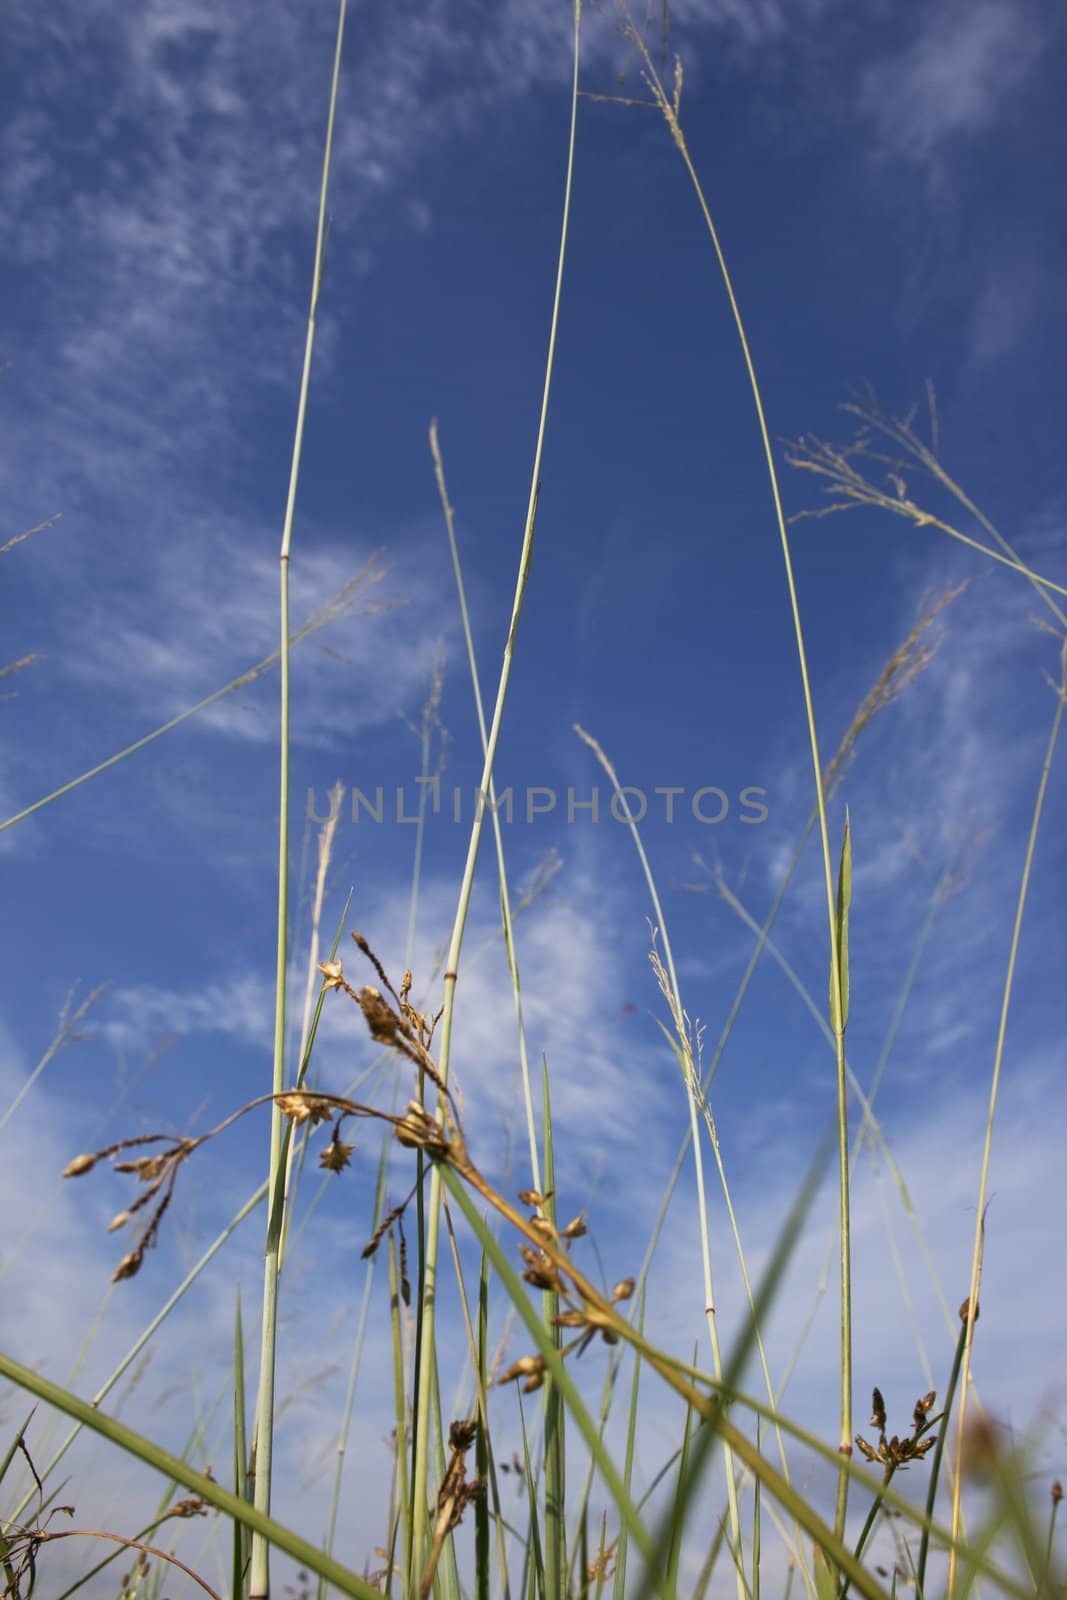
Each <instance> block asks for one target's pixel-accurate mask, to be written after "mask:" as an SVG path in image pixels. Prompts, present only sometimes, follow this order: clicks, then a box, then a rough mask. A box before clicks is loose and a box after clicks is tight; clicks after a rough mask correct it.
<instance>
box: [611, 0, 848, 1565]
mask: <svg viewBox="0 0 1067 1600" xmlns="http://www.w3.org/2000/svg"><path fill="white" fill-rule="evenodd" d="M620 3H621V5H622V11H623V15H624V17H625V21H626V28H627V33H628V36H629V37H630V39H631V41H632V42H633V43H634V45H635V46H636V48H637V50H638V52H639V54H640V56H641V58H642V60H643V62H644V73H645V81H646V82H647V84H648V86H649V88H650V89H651V91H652V95H653V98H654V100H655V102H656V104H657V105H658V106H659V108H660V111H661V112H662V113H663V116H664V119H665V121H666V123H667V126H668V128H669V129H670V133H671V136H672V138H673V140H674V143H675V145H676V147H677V149H678V151H679V154H680V155H681V157H682V160H683V162H684V163H685V168H686V171H687V172H688V174H689V178H690V181H691V183H692V185H693V189H694V192H695V194H696V197H697V201H698V203H699V205H700V209H701V213H702V214H703V217H704V222H705V225H706V227H707V230H708V234H709V236H710V238H711V242H712V247H713V249H714V251H715V257H716V260H717V261H718V265H719V271H720V273H721V276H722V281H723V285H724V288H725V290H726V296H727V299H728V300H729V303H730V310H731V313H732V315H733V319H734V326H735V328H736V330H737V337H738V340H739V343H740V346H741V353H742V356H743V358H744V363H745V369H746V372H747V374H748V380H749V385H750V387H751V390H752V399H753V402H754V405H755V410H756V418H757V422H758V425H759V433H760V438H761V441H762V444H763V453H764V457H765V461H766V468H767V477H768V481H769V484H770V489H771V496H772V499H773V502H774V514H775V519H776V522H777V525H778V534H779V539H780V542H781V549H782V561H783V564H784V567H785V577H786V585H787V587H788V590H789V605H790V609H791V611H792V615H793V629H794V633H795V636H796V646H797V660H798V664H799V668H800V680H801V686H802V689H803V696H804V711H805V717H806V720H807V726H808V738H809V742H810V746H811V761H812V771H813V774H814V780H815V797H816V804H817V807H818V812H819V834H820V839H821V843H822V858H823V875H824V879H825V886H826V907H827V915H828V921H829V936H830V989H831V994H832V996H833V1003H832V1008H831V1009H832V1012H833V1014H834V1016H835V1017H836V1018H837V1019H839V1021H840V1022H841V1029H840V1031H837V1030H836V1029H835V1037H836V1042H837V1113H838V1169H839V1189H840V1234H841V1442H840V1445H839V1449H840V1452H841V1455H842V1456H843V1457H845V1458H846V1459H847V1458H848V1457H849V1456H851V1454H852V1262H851V1239H850V1228H849V1206H848V1199H849V1173H848V1119H847V1090H846V1085H845V1042H844V1020H843V1019H844V1010H843V1006H842V996H841V967H840V953H839V950H838V943H837V908H836V905H835V897H834V874H833V863H832V860H831V853H830V831H829V825H828V822H827V816H826V795H825V792H824V785H823V773H822V762H821V760H820V757H819V740H818V734H817V732H816V726H815V707H814V701H813V697H812V690H811V679H810V674H809V671H808V659H807V647H806V645H805V642H804V629H803V626H802V623H801V619H800V602H799V599H798V596H797V587H796V579H795V576H794V572H793V556H792V550H791V548H790V543H789V534H788V531H787V528H786V521H785V513H784V511H783V509H782V497H781V491H780V489H779V485H778V471H777V468H776V466H775V461H774V451H773V449H772V448H771V438H770V433H769V431H768V428H767V419H766V413H765V411H764V407H763V398H762V395H761V392H760V386H759V380H758V378H757V376H756V367H755V362H754V361H753V358H752V352H751V349H750V347H749V342H748V335H747V333H746V331H745V324H744V320H743V318H742V316H741V308H740V305H739V304H738V300H737V295H736V293H735V290H734V286H733V279H732V277H731V275H730V271H729V268H728V266H727V264H726V256H725V254H724V251H723V248H722V244H721V242H720V240H719V234H718V230H717V229H716V227H715V223H714V221H713V219H712V215H711V210H710V207H709V206H708V202H707V200H706V198H705V195H704V189H703V186H702V184H701V182H700V178H699V176H698V174H697V170H696V167H695V165H694V163H693V159H692V157H691V155H690V153H689V147H688V144H687V142H686V138H685V133H684V131H683V129H682V125H681V121H680V115H679V114H680V106H681V91H682V80H681V66H680V63H679V66H678V70H677V73H676V78H675V88H674V94H673V95H671V96H668V94H667V92H666V90H665V89H664V87H663V84H662V82H661V80H660V77H659V74H658V72H657V71H656V67H655V65H654V63H653V61H652V57H651V56H650V54H649V51H648V47H647V45H646V44H645V41H644V39H643V38H642V36H641V34H640V33H639V32H638V30H637V28H636V27H634V24H633V22H632V20H631V18H630V15H629V12H628V11H627V10H626V6H625V3H624V0H620ZM838 1482H839V1488H838V1499H837V1508H836V1513H835V1517H834V1531H835V1533H836V1535H837V1537H838V1540H839V1541H840V1539H841V1538H842V1537H843V1535H844V1530H845V1518H846V1515H847V1502H848V1475H847V1473H845V1472H842V1473H841V1474H840V1477H839V1480H838ZM735 1537H736V1536H735Z"/></svg>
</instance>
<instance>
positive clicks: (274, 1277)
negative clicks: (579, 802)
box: [249, 0, 347, 1600]
mask: <svg viewBox="0 0 1067 1600" xmlns="http://www.w3.org/2000/svg"><path fill="white" fill-rule="evenodd" d="M346 3H347V0H340V5H339V8H338V17H337V40H336V45H335V48H334V61H333V79H332V82H331V85H330V108H329V113H328V116H327V121H326V142H325V149H324V151H323V160H322V181H321V184H320V187H319V213H318V226H317V231H316V238H315V259H314V267H313V270H312V282H311V300H310V305H309V308H308V320H307V335H306V338H305V343H304V364H303V369H302V371H301V375H300V397H299V401H298V403H297V415H296V428H295V432H294V437H293V453H292V462H291V465H290V470H289V491H288V497H287V500H286V507H285V519H284V523H283V527H282V542H281V550H280V551H279V558H278V560H279V608H280V615H281V645H280V651H281V653H280V656H279V661H280V665H281V695H280V724H281V726H280V761H279V769H280V770H279V798H278V952H277V973H276V978H275V1008H274V1070H273V1079H272V1081H273V1092H274V1093H275V1095H278V1094H281V1093H282V1091H283V1090H284V1088H285V987H286V961H287V948H288V917H289V555H290V547H291V544H292V535H293V515H294V512H295V509H296V490H297V483H298V480H299V476H300V458H301V452H302V447H303V439H304V421H305V418H306V415H307V398H308V389H309V386H310V382H311V357H312V352H313V350H314V344H315V321H316V315H317V312H318V304H319V292H320V290H321V288H322V276H323V266H324V259H325V240H326V195H327V190H328V187H329V177H330V154H331V149H332V145H333V127H334V116H335V113H336V109H337V86H338V82H339V79H340V75H341V48H342V44H343V41H344V27H345V8H346ZM282 1122H283V1118H282V1115H281V1111H280V1109H279V1107H278V1103H277V1101H275V1102H274V1104H273V1105H272V1107H271V1126H270V1166H269V1170H268V1179H267V1181H268V1185H269V1194H270V1214H269V1217H268V1221H267V1244H266V1255H265V1260H264V1267H263V1324H262V1330H261V1346H260V1364H259V1388H258V1392H257V1397H256V1422H255V1450H256V1480H255V1507H256V1510H257V1511H258V1512H260V1513H261V1515H262V1516H264V1517H267V1516H269V1514H270V1502H271V1487H272V1481H271V1480H272V1466H273V1451H274V1385H275V1361H276V1349H277V1325H278V1324H277V1319H278V1275H279V1265H280V1249H281V1235H282V1220H283V1215H284V1185H285V1170H284V1166H283V1150H282ZM269 1550H270V1547H269V1545H268V1543H267V1541H266V1539H265V1538H264V1537H263V1536H262V1535H261V1534H258V1533H256V1532H255V1530H253V1537H252V1562H251V1576H250V1582H249V1600H268V1597H269V1595H270V1554H269Z"/></svg>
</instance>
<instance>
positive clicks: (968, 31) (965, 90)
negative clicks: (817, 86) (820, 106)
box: [859, 0, 1042, 163]
mask: <svg viewBox="0 0 1067 1600" xmlns="http://www.w3.org/2000/svg"><path fill="white" fill-rule="evenodd" d="M1041 49H1042V29H1041V19H1040V14H1039V12H1038V11H1037V10H1036V9H1035V8H1028V7H1023V6H1019V5H1013V4H1008V3H1006V0H981V3H980V4H978V5H963V4H958V3H956V0H951V3H947V4H945V3H942V4H939V5H935V6H931V7H927V8H924V10H923V12H922V13H921V17H920V18H919V27H918V33H917V35H916V36H915V37H914V38H913V39H912V40H911V41H910V42H909V43H907V44H905V45H904V46H903V47H902V48H901V49H899V50H898V51H897V52H896V53H895V54H894V55H892V56H890V57H888V58H887V59H884V60H881V61H878V62H876V63H873V64H872V65H871V66H869V67H868V68H867V69H866V71H865V72H864V73H863V75H862V77H861V80H860V88H859V96H860V105H861V107H862V109H863V110H864V112H865V113H866V114H867V115H868V116H869V117H870V118H871V120H872V121H873V122H874V124H875V127H876V129H877V132H878V136H879V141H880V145H881V153H882V154H883V155H886V156H888V155H892V156H893V157H894V158H899V157H901V156H906V157H908V158H910V159H911V160H913V161H915V162H918V163H925V162H929V161H931V160H932V159H934V158H936V157H940V156H942V155H944V154H945V153H946V152H948V151H950V150H951V148H952V146H953V145H954V144H956V143H958V141H960V140H962V139H966V138H968V137H970V136H973V135H974V134H977V133H983V132H985V131H986V130H987V129H988V128H989V127H990V126H992V125H993V124H994V123H995V122H996V120H997V118H998V116H999V115H1000V114H1001V112H1002V111H1003V109H1004V106H1005V103H1006V102H1007V101H1008V99H1009V98H1010V97H1012V96H1014V95H1016V94H1018V92H1019V90H1020V88H1021V86H1022V84H1023V83H1024V81H1025V79H1026V76H1027V74H1028V73H1029V71H1030V70H1031V68H1032V67H1033V65H1034V64H1035V62H1037V61H1038V60H1039V59H1040V55H1041Z"/></svg>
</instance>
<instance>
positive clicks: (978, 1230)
mask: <svg viewBox="0 0 1067 1600" xmlns="http://www.w3.org/2000/svg"><path fill="white" fill-rule="evenodd" d="M1065 709H1067V638H1065V639H1064V642H1063V646H1062V649H1061V651H1060V682H1059V685H1058V687H1057V690H1056V710H1055V712H1054V714H1053V718H1052V726H1051V728H1050V729H1049V736H1048V743H1047V745H1046V747H1045V759H1044V761H1043V762H1042V765H1041V777H1040V780H1039V782H1038V786H1037V795H1036V797H1035V800H1034V810H1033V816H1032V818H1031V821H1030V833H1029V837H1028V838H1027V841H1026V857H1025V860H1024V861H1023V869H1022V876H1021V878H1020V881H1019V894H1018V899H1017V901H1016V906H1015V921H1014V924H1013V926H1012V932H1011V948H1010V950H1009V952H1008V967H1007V971H1006V973H1005V975H1004V994H1003V998H1002V1000H1001V1006H1000V1024H999V1026H998V1028H997V1043H996V1049H995V1051H994V1055H993V1076H992V1081H991V1083H990V1086H989V1110H988V1114H987V1116H986V1131H985V1140H984V1143H983V1146H982V1170H981V1175H980V1177H979V1180H978V1216H977V1220H976V1222H975V1229H974V1248H973V1250H972V1253H971V1282H970V1288H969V1290H968V1292H967V1308H968V1314H967V1319H966V1338H965V1340H964V1346H963V1362H962V1365H961V1368H960V1404H959V1410H958V1412H957V1416H956V1470H955V1472H954V1473H953V1476H952V1533H953V1537H954V1538H955V1536H956V1534H957V1533H958V1531H959V1526H960V1496H961V1490H962V1479H963V1471H962V1464H963V1444H964V1431H965V1429H966V1425H967V1401H968V1392H967V1391H968V1383H969V1380H970V1375H971V1351H972V1349H973V1347H974V1329H975V1324H976V1323H977V1321H978V1316H979V1310H980V1294H979V1291H980V1287H981V1278H982V1247H983V1240H984V1231H985V1210H986V1195H987V1191H988V1184H989V1160H990V1153H991V1150H992V1145H993V1121H994V1118H995V1116H996V1109H997V1093H998V1090H999V1088H1000V1071H1001V1066H1002V1064H1003V1060H1004V1040H1005V1037H1006V1034H1007V1030H1008V1012H1009V1009H1010V1007H1011V997H1012V989H1013V986H1014V982H1015V966H1016V961H1017V959H1018V954H1019V940H1020V937H1021V934H1022V925H1023V913H1024V911H1025V909H1026V897H1027V893H1028V891H1029V888H1030V876H1031V872H1032V869H1033V864H1034V852H1035V850H1036V848H1037V834H1038V829H1039V827H1040V825H1041V815H1042V812H1043V810H1044V805H1045V794H1046V791H1047V789H1048V779H1049V772H1050V771H1051V768H1052V757H1053V755H1054V753H1055V750H1056V744H1057V741H1058V739H1059V735H1060V727H1061V724H1062V722H1063V713H1064V710H1065ZM955 1584H956V1549H955V1545H953V1547H952V1549H951V1550H950V1552H949V1569H948V1596H949V1600H952V1596H953V1593H954V1590H955Z"/></svg>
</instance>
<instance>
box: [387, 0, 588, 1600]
mask: <svg viewBox="0 0 1067 1600" xmlns="http://www.w3.org/2000/svg"><path fill="white" fill-rule="evenodd" d="M581 12H582V7H581V0H574V65H573V77H572V88H571V118H570V137H569V140H568V148H567V175H566V180H565V185H564V200H563V221H562V225H561V230H560V246H559V259H558V264H557V268H556V287H555V294H554V297H553V304H552V320H551V329H550V333H549V341H548V356H547V360H546V364H545V382H544V389H543V393H542V398H541V414H540V420H539V423H538V430H537V443H536V446H535V449H534V462H533V472H532V475H531V481H530V495H529V501H528V505H527V512H526V526H525V529H524V532H523V539H522V549H521V552H520V556H519V572H518V578H517V580H516V585H515V596H514V600H513V602H512V611H511V621H510V624H509V627H508V634H507V639H506V641H505V645H504V655H503V661H502V663H501V668H500V677H499V682H498V685H497V695H496V704H495V706H494V709H493V720H492V724H491V726H490V730H489V737H488V740H487V742H486V748H485V760H484V763H483V767H482V781H481V784H480V786H479V788H480V792H481V794H482V795H486V794H488V793H489V787H490V784H491V782H492V777H493V767H494V763H495V759H496V749H497V744H498V742H499V738H500V727H501V723H502V721H503V715H504V705H505V702H506V699H507V691H508V684H509V682H510V678H511V665H512V659H513V654H514V648H515V638H516V635H517V633H518V626H519V618H520V616H521V614H522V604H523V599H524V597H525V593H526V585H527V582H528V581H529V576H530V563H531V561H532V559H533V543H534V529H535V525H536V521H537V502H538V498H539V495H540V488H541V460H542V456H543V454H544V441H545V430H546V425H547V421H548V402H549V395H550V393H551V387H552V374H553V369H554V366H555V353H556V335H557V330H558V327H559V309H560V301H561V299H562V294H563V268H564V262H565V260H566V249H567V235H568V231H569V225H570V206H571V189H572V184H573V176H574V146H575V133H576V129H577V116H578V62H579V44H580V38H581ZM483 815H484V804H483V805H480V806H478V807H477V808H476V812H475V818H474V823H473V825H472V828H471V835H470V841H469V845H468V849H467V860H466V865H465V867H464V872H463V878H462V881H461V884H460V892H459V903H458V906H457V908H456V915H455V919H454V922H453V925H452V934H451V938H450V940H449V948H448V958H447V966H446V969H445V975H444V1011H443V1016H442V1020H441V1047H440V1060H439V1067H440V1073H441V1078H442V1081H443V1082H445V1083H447V1082H448V1071H449V1058H450V1051H451V1040H452V1019H453V1012H454V1006H455V991H456V981H457V978H458V975H459V958H460V951H461V949H462V945H463V934H464V930H465V927H466V922H467V913H468V909H469V906H470V897H471V892H472V889H473V886H474V869H475V865H476V863H477V859H478V848H479V845H480V843H481V834H482V821H483ZM440 1197H441V1184H440V1169H439V1168H438V1167H437V1166H436V1165H435V1166H434V1168H433V1171H432V1172H431V1175H430V1197H429V1205H428V1208H427V1209H428V1215H427V1219H426V1221H427V1233H426V1258H425V1278H424V1282H423V1286H422V1288H423V1295H422V1323H421V1327H420V1343H425V1344H426V1345H427V1346H428V1347H429V1348H431V1349H432V1346H433V1339H434V1315H435V1309H436V1293H437V1254H438V1237H439V1228H440ZM429 1380H430V1366H429V1364H428V1363H427V1362H425V1361H424V1362H423V1363H422V1367H421V1370H420V1373H419V1387H418V1397H417V1414H416V1420H415V1427H416V1436H415V1463H414V1472H413V1482H412V1495H413V1506H412V1521H413V1525H414V1526H413V1541H412V1574H411V1576H412V1581H413V1584H414V1585H415V1587H416V1589H417V1587H418V1584H419V1583H420V1581H421V1574H422V1567H423V1562H424V1560H425V1555H426V1536H427V1484H428V1477H429V1453H428V1443H429V1441H428V1438H427V1434H426V1427H425V1424H426V1422H427V1420H428V1417H429V1398H430V1396H429Z"/></svg>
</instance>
